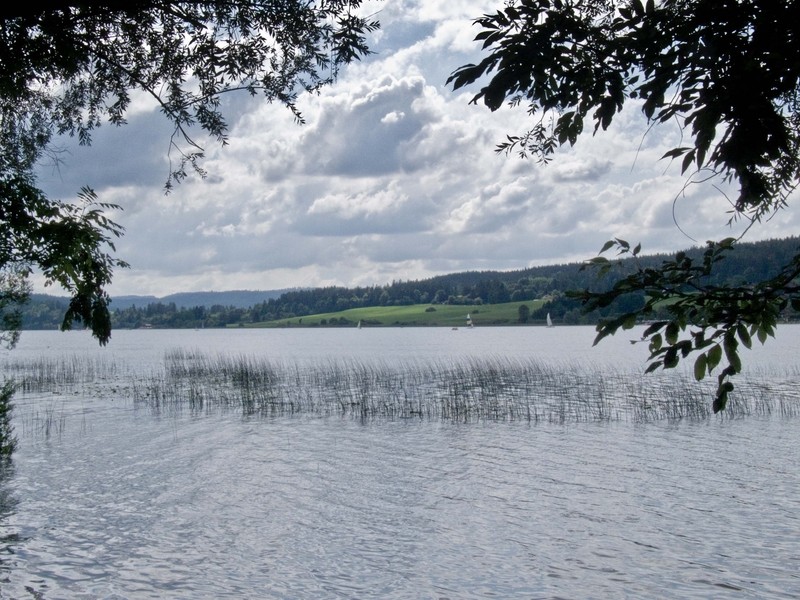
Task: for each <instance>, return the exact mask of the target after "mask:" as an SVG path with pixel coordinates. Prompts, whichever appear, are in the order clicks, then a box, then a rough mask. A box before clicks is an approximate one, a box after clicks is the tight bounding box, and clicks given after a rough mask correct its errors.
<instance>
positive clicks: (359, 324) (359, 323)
mask: <svg viewBox="0 0 800 600" xmlns="http://www.w3.org/2000/svg"><path fill="white" fill-rule="evenodd" d="M358 328H359V329H361V321H359V322H358Z"/></svg>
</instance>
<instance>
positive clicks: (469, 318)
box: [467, 313, 472, 327]
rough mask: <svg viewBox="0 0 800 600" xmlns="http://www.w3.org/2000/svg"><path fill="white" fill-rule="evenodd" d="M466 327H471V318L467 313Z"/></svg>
mask: <svg viewBox="0 0 800 600" xmlns="http://www.w3.org/2000/svg"><path fill="white" fill-rule="evenodd" d="M467 327H472V317H470V316H469V313H467Z"/></svg>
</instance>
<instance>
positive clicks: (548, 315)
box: [547, 313, 553, 327]
mask: <svg viewBox="0 0 800 600" xmlns="http://www.w3.org/2000/svg"><path fill="white" fill-rule="evenodd" d="M547 326H548V327H552V326H553V319H551V318H550V313H547Z"/></svg>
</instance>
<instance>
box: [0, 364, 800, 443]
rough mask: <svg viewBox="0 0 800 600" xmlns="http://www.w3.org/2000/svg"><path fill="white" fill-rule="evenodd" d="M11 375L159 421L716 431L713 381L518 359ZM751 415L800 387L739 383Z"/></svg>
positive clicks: (781, 379) (756, 377)
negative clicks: (679, 426) (185, 417)
mask: <svg viewBox="0 0 800 600" xmlns="http://www.w3.org/2000/svg"><path fill="white" fill-rule="evenodd" d="M4 366H5V369H6V371H7V372H9V371H10V372H11V373H12V374H13V376H14V379H15V381H16V384H17V389H18V393H21V394H43V393H53V394H68V393H72V394H84V395H90V394H91V395H94V396H101V397H102V396H108V397H110V396H113V397H115V398H122V399H130V400H132V401H133V403H134V406H135V407H137V408H145V409H149V410H151V411H153V412H157V413H163V412H169V413H182V412H184V411H189V412H191V413H193V414H199V413H210V412H213V411H220V410H225V411H230V410H235V411H240V412H241V413H242V414H243V415H291V414H300V413H303V414H316V415H326V416H330V415H345V416H350V417H355V418H359V419H372V418H387V419H439V420H452V421H474V420H492V421H526V422H536V423H538V422H544V423H556V424H567V423H581V422H604V421H629V422H637V423H642V422H651V421H660V420H677V419H708V418H710V417H711V416H712V412H711V400H712V398H713V393H714V381H713V380H712V381H706V382H702V383H698V382H696V381H694V379H693V378H691V377H690V376H689V375H687V374H682V373H680V372H677V371H675V372H664V373H654V374H650V375H642V374H639V373H637V372H631V371H622V370H619V371H615V370H613V369H608V368H607V367H603V368H600V367H593V366H591V365H589V366H587V365H568V364H563V365H554V364H549V363H548V364H545V363H542V362H539V361H536V360H523V359H512V358H507V357H500V358H497V357H495V358H483V359H471V360H451V361H447V360H439V361H433V362H421V361H405V362H401V363H391V364H389V363H385V362H365V361H357V360H335V359H331V360H328V361H324V362H318V363H313V364H305V363H286V362H279V361H270V360H267V359H263V358H259V357H253V356H246V355H230V354H217V355H213V354H207V353H204V352H201V351H197V350H183V349H178V350H172V351H169V352H167V353H166V354H165V357H164V362H163V366H162V367H161V368H160V369H157V370H156V371H154V372H151V373H134V372H132V371H130V370H129V369H125V370H122V369H119V368H118V367H117V366H116V365H115V364H114V363H113V362H111V361H108V360H103V361H97V360H86V359H84V358H82V357H79V356H76V357H62V358H53V359H45V358H41V359H38V360H35V361H26V362H25V363H9V364H6V365H4ZM748 415H757V416H769V415H778V416H798V415H800V384H798V383H797V378H796V377H792V376H791V374H787V375H786V376H777V377H776V376H775V375H774V374H769V373H766V372H764V373H756V374H750V375H747V376H739V377H737V381H736V390H735V392H734V393H733V394H732V395H731V398H730V400H729V403H728V409H727V410H726V411H725V412H724V413H723V414H722V415H721V417H722V418H736V417H743V416H748ZM38 421H40V422H44V423H47V424H49V426H48V432H50V431H52V430H53V429H55V430H57V429H58V427H59V423H60V419H59V418H57V417H56V416H55V415H53V414H49V415H48V414H45V415H44V417H43V418H42V419H39V420H38Z"/></svg>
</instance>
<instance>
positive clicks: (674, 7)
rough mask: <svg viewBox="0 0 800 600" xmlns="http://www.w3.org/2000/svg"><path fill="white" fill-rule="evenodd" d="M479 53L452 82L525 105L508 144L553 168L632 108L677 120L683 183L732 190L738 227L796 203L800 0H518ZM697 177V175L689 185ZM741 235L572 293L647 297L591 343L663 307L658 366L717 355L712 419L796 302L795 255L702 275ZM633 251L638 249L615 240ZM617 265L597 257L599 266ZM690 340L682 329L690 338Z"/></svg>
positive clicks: (707, 367)
mask: <svg viewBox="0 0 800 600" xmlns="http://www.w3.org/2000/svg"><path fill="white" fill-rule="evenodd" d="M475 23H476V24H477V25H478V26H479V27H480V29H481V30H480V32H479V33H478V34H477V36H476V40H477V41H479V42H481V43H482V47H483V52H484V53H485V57H484V58H483V60H481V61H480V62H479V63H478V64H469V65H465V66H462V67H460V68H458V69H457V70H455V71H454V72H453V74H452V75H451V77H450V78H449V80H448V83H450V84H452V85H453V87H454V88H455V89H459V88H462V87H464V86H468V85H472V84H475V83H476V82H480V85H482V87H480V90H479V91H478V92H477V93H476V94H475V96H474V98H473V100H472V101H473V102H475V103H477V102H483V103H484V104H485V105H486V106H487V107H488V108H489V109H490V110H493V111H494V110H497V109H498V108H500V107H501V106H502V105H503V104H504V103H508V104H509V105H511V106H517V105H521V104H524V105H527V111H528V115H529V119H530V127H529V128H528V129H527V130H526V131H525V132H523V133H520V134H515V135H509V136H508V138H507V140H506V141H505V142H503V143H501V144H500V145H499V146H498V151H501V152H517V153H519V154H520V155H521V156H523V157H527V156H532V157H535V158H537V159H539V160H540V161H542V162H548V161H550V160H551V159H553V156H554V154H555V152H556V151H557V149H558V148H559V147H560V146H563V145H565V144H570V145H573V144H576V143H577V142H578V138H579V136H580V134H581V133H582V132H583V131H584V127H585V126H586V125H588V126H590V127H592V130H593V132H594V133H595V134H596V133H598V132H599V131H602V130H605V129H607V128H608V127H609V125H610V124H611V123H612V121H613V120H614V118H615V117H616V116H617V115H618V114H619V112H620V111H621V110H622V109H623V107H624V106H625V105H626V104H628V103H637V104H638V105H639V106H640V107H641V110H642V112H643V115H644V117H645V127H646V129H647V130H648V132H652V130H653V129H654V128H655V127H658V126H673V127H674V126H677V127H678V128H679V129H680V130H681V134H682V135H681V139H682V140H683V141H682V145H680V146H677V147H675V148H672V149H670V150H669V151H667V152H666V153H665V155H664V157H663V158H665V159H669V160H680V169H681V173H682V174H684V175H686V176H687V177H688V176H690V175H692V174H694V173H698V172H699V173H702V174H703V175H704V179H706V180H709V179H713V178H719V179H720V180H721V181H724V182H728V183H730V184H732V185H735V186H737V187H738V196H737V197H736V198H735V200H733V201H732V205H733V217H732V219H737V218H743V219H748V220H750V221H751V222H752V223H757V222H759V221H761V220H763V219H764V218H766V217H769V216H770V215H772V214H773V213H774V211H776V210H779V209H782V208H784V207H785V206H787V202H788V200H789V199H790V196H791V195H792V193H793V192H794V190H795V189H796V187H797V184H798V180H799V179H800V152H798V150H799V149H800V113H798V107H800V102H799V101H800V54H798V51H797V49H798V48H800V3H797V2H794V1H791V0H662V1H661V2H655V1H654V0H647V2H646V3H643V2H642V1H641V0H624V1H619V0H585V1H579V2H576V1H572V0H513V1H510V2H508V3H506V6H505V8H504V9H502V10H500V11H498V12H496V13H495V14H487V15H484V16H483V17H481V18H479V19H477V21H476V22H475ZM687 181H689V180H688V179H687ZM735 242H736V240H733V239H726V240H720V241H717V242H709V243H708V249H707V252H706V253H705V254H704V256H703V258H702V259H701V260H699V261H697V260H692V259H691V258H689V257H687V256H686V254H684V253H681V254H678V255H677V256H676V257H675V259H674V260H668V261H665V262H664V263H663V264H662V265H661V267H660V268H644V267H642V268H639V269H638V270H637V271H636V272H635V273H633V274H630V275H628V276H626V277H624V278H622V279H620V280H619V281H618V282H617V283H616V284H615V285H614V287H613V289H612V290H611V291H607V292H603V293H593V292H589V291H587V290H583V291H579V292H576V294H575V295H576V296H577V297H579V298H580V299H581V300H582V301H583V302H584V303H585V305H586V307H587V308H588V309H593V308H597V307H599V306H604V305H607V304H608V303H609V302H611V301H613V300H614V299H615V298H618V297H620V296H623V295H625V294H630V293H636V292H639V293H641V292H645V293H646V295H647V298H648V301H647V302H646V303H645V304H644V306H643V307H641V308H640V309H638V310H635V311H632V312H630V313H628V314H626V315H623V316H622V317H620V318H615V319H610V320H604V321H601V322H600V323H599V324H598V335H597V338H596V342H597V341H600V340H601V339H602V338H603V337H605V336H607V335H610V334H613V333H615V332H616V331H617V330H619V329H620V328H623V329H627V328H630V327H632V326H633V325H634V324H635V323H636V322H637V321H640V320H642V319H648V318H650V317H651V315H652V314H653V312H654V310H655V308H656V307H657V306H661V307H666V309H667V310H668V311H669V315H670V316H669V318H668V319H666V320H659V321H657V322H655V323H653V324H652V325H650V326H649V327H648V328H647V329H646V330H645V332H644V336H643V339H644V340H647V341H649V344H650V358H651V360H652V362H651V365H650V367H649V369H651V370H652V369H656V368H658V367H663V368H672V367H674V366H676V365H677V364H678V363H679V361H680V359H681V358H686V357H687V356H689V355H690V354H692V353H696V355H697V358H696V359H695V375H696V376H697V377H698V378H702V377H704V376H706V375H707V374H708V373H710V372H711V371H713V370H714V369H715V368H716V367H717V366H718V365H719V364H720V362H721V360H722V358H723V356H724V357H725V359H726V362H727V366H725V367H724V368H721V369H720V371H719V374H718V383H719V385H718V388H717V397H716V399H715V402H714V410H715V411H716V410H720V409H723V408H724V407H725V404H726V402H727V398H728V394H729V392H730V391H731V390H732V389H733V385H732V383H731V381H730V377H731V376H732V375H735V374H736V373H738V372H739V371H740V370H741V360H740V357H739V354H738V346H739V344H740V343H741V344H743V345H745V346H750V344H751V340H752V338H754V337H755V338H757V339H759V340H761V341H762V342H763V341H764V339H766V337H767V336H769V335H772V334H773V333H774V327H775V324H776V322H777V315H778V314H779V312H780V310H782V308H783V307H785V306H786V305H787V304H788V303H791V304H792V305H793V306H795V308H796V307H797V306H800V286H798V276H799V275H800V255H796V256H795V258H794V259H793V260H792V261H791V262H790V263H789V264H787V265H786V266H785V268H784V269H783V270H782V271H781V273H780V274H779V275H778V276H776V277H774V278H770V279H768V280H765V281H760V282H752V283H749V284H747V285H743V286H737V287H732V286H721V287H720V286H714V285H710V284H709V283H708V277H709V275H710V273H711V271H712V269H713V268H714V266H715V265H716V264H717V263H718V262H719V261H720V260H721V259H722V258H724V256H725V254H726V252H727V251H728V250H729V249H730V248H731V247H732V246H733V245H734V243H735ZM612 247H616V248H617V250H618V251H619V253H620V254H622V255H625V256H633V257H636V256H637V255H638V253H639V251H640V246H639V245H636V246H631V245H630V244H629V243H628V242H627V241H625V240H622V239H615V240H611V241H609V243H608V244H607V245H606V246H605V247H604V248H603V250H602V251H601V254H602V253H603V252H605V251H607V250H609V249H611V248H612ZM590 263H591V264H595V265H598V266H599V267H600V269H601V272H603V273H605V272H607V271H608V270H609V269H610V268H611V267H612V264H611V263H610V261H608V260H607V259H606V258H605V257H603V256H598V257H596V258H595V259H592V261H590ZM682 332H683V335H681V333H682Z"/></svg>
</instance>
